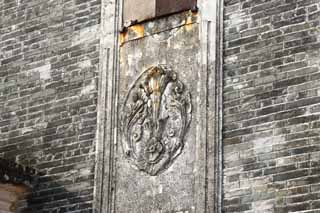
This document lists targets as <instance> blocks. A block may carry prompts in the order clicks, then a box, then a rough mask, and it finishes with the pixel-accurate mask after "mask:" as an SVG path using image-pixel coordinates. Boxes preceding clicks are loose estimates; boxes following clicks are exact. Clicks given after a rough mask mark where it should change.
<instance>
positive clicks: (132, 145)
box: [121, 65, 192, 175]
mask: <svg viewBox="0 0 320 213" xmlns="http://www.w3.org/2000/svg"><path fill="white" fill-rule="evenodd" d="M191 111H192V105H191V96H190V93H189V91H188V90H187V89H186V88H185V86H184V84H183V83H182V82H181V81H180V80H179V79H178V76H177V73H176V72H174V71H172V70H171V69H169V68H168V67H166V66H164V65H159V66H156V67H151V68H149V69H148V70H146V71H144V72H143V73H142V74H141V75H140V76H139V77H138V79H137V80H136V82H135V83H134V85H133V86H132V87H131V88H130V90H129V92H128V94H127V97H126V99H125V102H124V106H123V110H122V112H123V114H122V118H121V125H122V127H121V130H122V133H123V140H122V147H123V151H124V154H125V156H126V158H127V159H129V161H130V163H131V164H132V165H133V166H134V167H135V168H137V169H138V170H140V171H144V172H146V173H148V174H150V175H157V174H159V173H161V172H162V171H164V170H165V169H167V168H168V167H169V166H170V165H171V164H172V163H173V161H174V160H175V159H176V158H177V157H178V156H179V155H180V153H181V151H182V149H183V147H184V136H185V134H186V131H187V129H188V126H189V124H190V121H191Z"/></svg>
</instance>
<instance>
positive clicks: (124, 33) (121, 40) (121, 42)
mask: <svg viewBox="0 0 320 213" xmlns="http://www.w3.org/2000/svg"><path fill="white" fill-rule="evenodd" d="M126 37H127V32H123V33H120V38H119V41H120V46H122V44H123V43H124V42H125V41H126Z"/></svg>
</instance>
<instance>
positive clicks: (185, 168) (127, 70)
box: [116, 20, 202, 212]
mask: <svg viewBox="0 0 320 213" xmlns="http://www.w3.org/2000/svg"><path fill="white" fill-rule="evenodd" d="M171 21H172V20H168V22H171ZM198 30H199V27H198V24H193V25H190V26H186V25H184V26H181V27H179V28H177V29H172V30H168V31H165V32H162V33H159V34H152V35H150V36H148V37H145V38H142V39H139V40H137V41H129V42H127V43H125V44H123V46H122V47H121V50H120V57H121V58H120V82H121V84H120V85H119V86H120V96H119V97H120V100H119V101H120V105H121V106H122V105H123V104H124V102H125V97H126V94H127V93H128V91H129V90H130V87H131V86H132V85H133V84H134V82H135V81H136V79H137V76H139V75H140V74H142V73H143V72H144V71H145V70H147V69H148V68H149V67H152V66H157V65H158V64H166V65H168V66H170V67H171V69H172V70H173V71H174V72H176V74H177V78H178V79H179V80H180V81H182V82H183V84H184V87H185V89H186V90H188V91H190V93H191V97H198V96H199V93H198V91H199V89H198V88H199V87H201V86H202V85H201V83H200V80H199V77H198V74H197V72H198V67H199V66H200V65H199V63H200V61H199V57H200V55H199V53H198V54H197V52H198V51H199V37H198V36H197V35H198V33H199V31H198ZM194 53H196V54H194ZM197 79H198V80H197ZM194 82H198V83H196V84H195V83H194ZM191 100H192V105H193V106H194V107H193V110H192V111H193V113H192V115H193V118H192V122H191V124H190V128H189V129H188V131H187V133H186V135H185V138H184V140H185V142H184V148H183V150H181V151H182V153H181V154H180V156H179V157H177V158H176V159H175V161H174V163H173V164H172V165H171V166H170V167H169V168H167V169H166V170H165V171H163V172H162V173H160V174H157V175H156V176H150V174H146V173H144V172H142V171H137V170H136V169H134V168H132V167H131V164H130V162H128V161H127V160H126V158H125V156H126V154H125V153H124V152H123V151H122V150H121V149H118V150H119V151H118V153H117V154H116V155H117V159H118V160H117V162H116V167H117V178H116V184H117V191H116V197H117V198H119V199H117V200H116V211H117V212H126V211H127V210H128V209H131V210H132V211H133V212H139V211H142V212H156V211H160V210H162V211H173V212H178V211H183V210H184V211H189V212H194V211H195V208H196V206H195V204H196V202H195V199H194V194H193V193H194V187H195V178H196V175H195V174H194V172H195V171H194V169H195V168H196V162H195V161H196V143H197V138H196V135H197V134H200V132H198V131H199V129H198V127H197V123H198V121H197V120H198V119H199V118H197V116H196V115H197V114H198V113H200V112H199V107H198V104H197V103H196V99H193V98H192V99H191ZM121 113H124V112H121ZM121 140H125V138H121ZM119 148H120V147H119Z"/></svg>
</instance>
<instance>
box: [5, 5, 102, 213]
mask: <svg viewBox="0 0 320 213" xmlns="http://www.w3.org/2000/svg"><path fill="white" fill-rule="evenodd" d="M99 23H100V0H85V1H84V0H54V1H48V0H0V157H4V158H6V159H10V160H12V161H13V162H17V163H19V164H22V165H25V166H30V167H32V168H34V169H37V170H38V171H39V172H40V174H41V175H40V177H39V183H38V185H37V186H36V187H35V188H34V189H33V191H32V193H31V195H30V197H31V198H29V200H28V202H29V206H28V208H27V209H25V210H24V212H32V213H34V212H92V200H93V176H94V159H95V154H94V152H95V144H94V136H95V130H96V111H97V109H96V101H97V73H98V63H99V59H98V58H99V34H98V29H99Z"/></svg>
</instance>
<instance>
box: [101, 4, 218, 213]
mask: <svg viewBox="0 0 320 213" xmlns="http://www.w3.org/2000/svg"><path fill="white" fill-rule="evenodd" d="M199 8H200V11H199V12H191V11H187V12H183V13H179V14H175V15H171V16H169V17H166V18H159V19H155V20H153V21H148V22H144V23H142V24H135V25H133V26H131V27H129V28H128V29H127V31H125V32H122V33H121V34H120V37H119V38H120V39H119V43H118V45H119V49H117V48H118V46H117V43H114V44H113V46H112V50H113V51H112V52H111V53H110V52H108V51H107V50H106V49H108V48H106V49H105V48H103V47H102V52H105V56H104V57H106V56H107V57H113V58H114V60H113V61H114V64H113V68H112V70H111V69H110V70H109V71H108V72H106V70H105V71H103V69H104V68H102V75H103V73H105V72H106V74H104V76H102V77H106V82H104V79H102V80H101V82H102V83H101V87H100V89H101V90H104V91H106V93H103V92H102V91H101V94H102V95H105V96H104V97H105V98H100V104H101V105H100V106H101V110H102V111H103V112H100V114H99V116H100V118H101V119H99V121H100V122H101V123H100V124H102V125H103V127H101V129H100V130H99V138H98V141H97V144H98V149H97V151H98V152H100V154H99V156H100V158H98V159H97V161H98V168H97V187H96V192H97V210H98V212H148V213H149V212H220V211H221V205H220V203H221V199H220V196H221V179H220V178H221V177H222V174H221V167H222V166H221V162H222V161H221V156H222V152H221V134H220V133H221V97H222V96H221V55H222V53H221V52H217V50H218V51H220V50H221V49H220V48H221V43H222V42H221V35H220V33H221V31H220V24H221V22H220V18H219V19H217V18H216V16H221V15H222V13H221V6H220V5H219V2H209V1H199ZM113 9H116V10H115V11H117V9H119V6H114V7H113ZM118 11H119V10H118ZM104 15H105V17H104ZM104 15H102V20H105V21H106V20H108V21H109V23H110V24H111V22H112V21H114V20H113V19H112V18H110V17H111V15H110V14H108V15H107V14H106V13H105V14H104ZM106 17H109V19H107V18H106ZM117 23H118V22H117V21H115V22H113V24H117ZM102 26H103V27H107V26H108V25H107V24H105V25H102ZM114 26H119V25H113V27H114ZM110 29H112V27H111V28H110ZM110 29H108V30H110ZM113 29H114V28H113ZM113 32H116V31H113ZM109 39H113V41H116V42H117V40H116V38H115V36H114V35H113V36H112V37H109ZM107 44H108V42H107V41H106V44H101V45H107ZM110 45H111V43H110ZM105 47H107V46H105ZM118 51H119V52H118ZM118 53H119V58H117V54H118ZM118 63H119V69H118V66H117V65H118ZM161 79H162V80H161ZM177 84H178V85H180V86H178V87H176V88H177V89H170V88H174V87H175V86H172V87H171V85H177ZM163 85H164V86H163ZM189 93H190V99H188V98H186V97H187V96H188V95H187V94H189ZM179 94H183V97H184V98H183V101H181V100H182V99H181V98H180V99H177V97H178V96H179ZM177 95H178V96H177ZM170 97H174V98H171V99H170ZM179 97H180V96H179ZM168 100H175V102H171V103H176V104H177V103H180V108H179V109H180V110H181V109H182V111H183V110H185V112H184V113H181V114H179V113H178V114H176V115H180V117H179V118H180V120H181V118H183V117H185V118H186V117H189V116H188V115H187V114H188V112H190V113H191V116H190V118H191V119H190V121H191V122H190V124H189V123H188V122H186V123H188V125H185V127H186V129H185V130H186V131H185V132H184V133H183V134H182V133H181V132H183V131H180V130H179V126H180V124H179V123H177V125H176V126H174V125H173V126H172V127H171V128H172V129H173V130H177V129H178V130H179V131H178V132H180V133H181V134H179V135H180V136H181V137H176V138H175V141H177V142H178V144H179V143H181V144H183V145H181V144H180V145H176V144H175V143H174V142H173V140H172V139H169V137H173V138H174V135H175V134H174V133H175V132H174V131H172V132H173V133H172V134H171V133H170V131H168V133H166V132H167V126H169V124H168V123H170V122H171V119H172V117H174V116H172V113H173V114H174V112H177V111H174V110H172V105H170V104H169V105H170V106H166V105H165V104H164V103H169V102H168ZM177 100H179V101H177ZM188 100H190V102H191V105H192V107H191V108H192V110H190V111H189V109H191V108H190V107H187V106H186V105H185V104H181V103H187V102H189V101H188ZM181 106H182V107H181ZM187 109H188V110H187ZM178 111H179V110H178ZM170 113H171V114H170ZM146 120H147V121H148V122H146ZM172 120H175V119H172ZM177 120H179V119H177ZM182 120H183V119H182ZM186 120H188V119H186ZM150 123H151V124H150ZM182 126H183V125H182ZM169 130H170V128H169ZM149 144H152V146H150V147H149V146H148V145H149ZM167 144H169V145H170V144H172V146H169V145H167ZM170 147H176V148H173V149H171V150H172V151H171V152H168V150H169V149H170ZM145 150H147V151H145ZM150 153H151V154H150ZM99 178H100V179H99Z"/></svg>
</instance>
